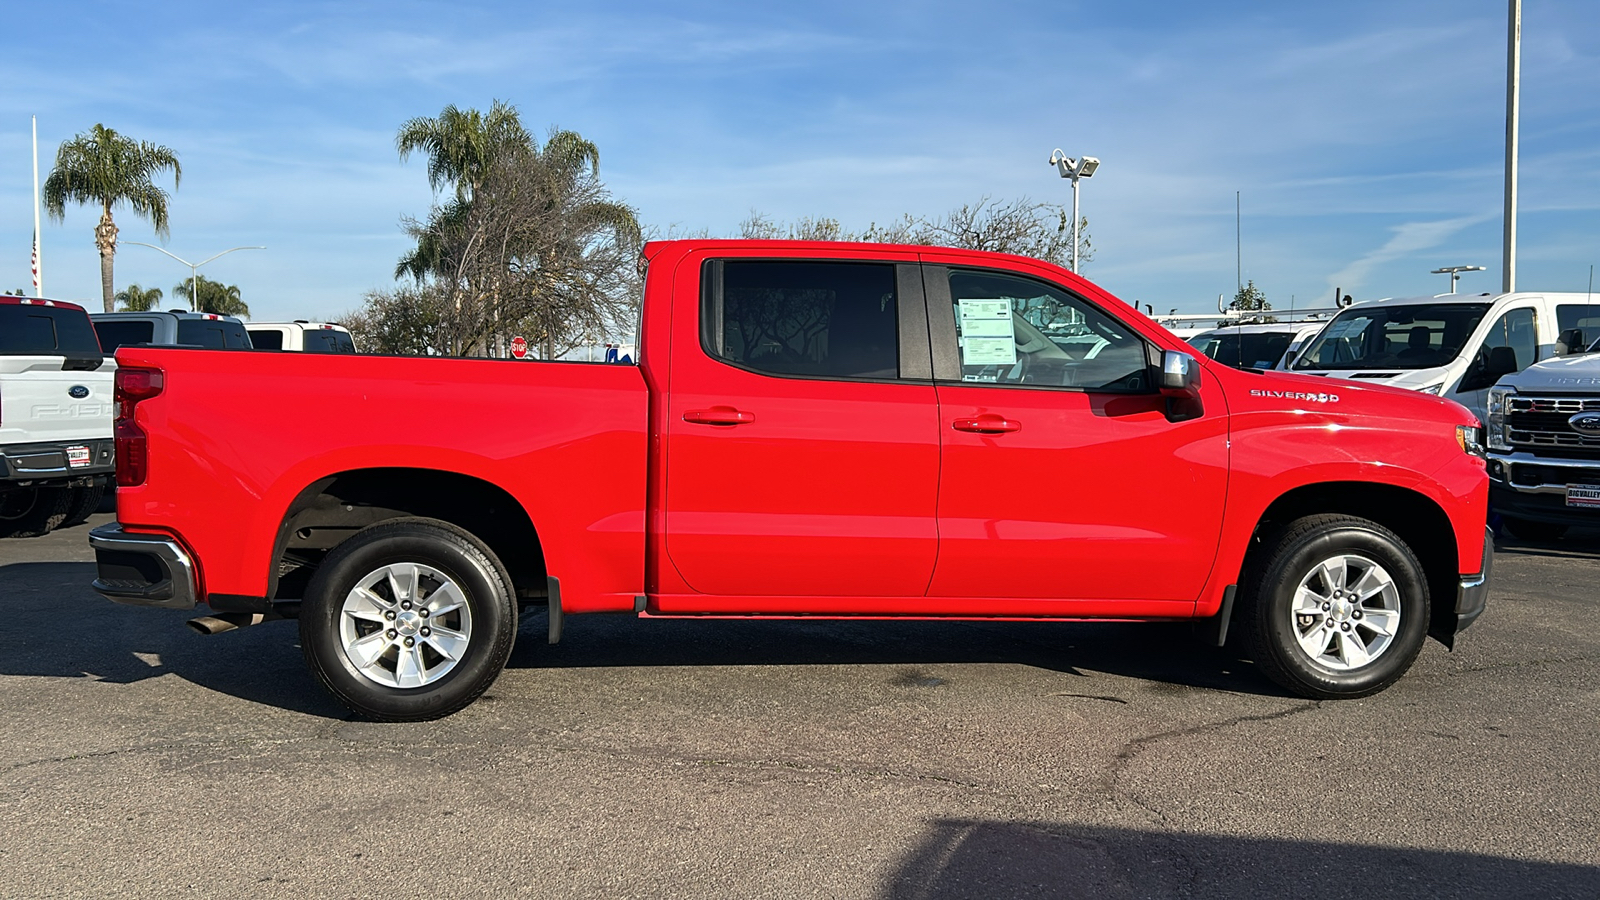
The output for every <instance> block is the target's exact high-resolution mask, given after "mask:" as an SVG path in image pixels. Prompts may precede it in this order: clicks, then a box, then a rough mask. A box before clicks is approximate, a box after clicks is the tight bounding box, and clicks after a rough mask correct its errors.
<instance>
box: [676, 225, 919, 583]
mask: <svg viewBox="0 0 1600 900" xmlns="http://www.w3.org/2000/svg"><path fill="white" fill-rule="evenodd" d="M903 256H904V257H905V259H904V260H903V261H902V262H901V264H899V265H897V264H896V263H894V262H884V261H883V254H882V253H881V252H880V253H874V254H873V257H872V259H870V260H869V259H862V260H860V261H855V260H850V259H838V258H833V259H751V258H736V257H735V258H722V259H708V260H704V261H697V260H695V259H694V258H693V257H691V258H690V259H689V260H688V261H686V262H685V263H684V264H683V265H685V266H692V267H694V269H695V271H694V272H690V273H688V276H689V277H684V276H685V273H684V272H680V273H678V277H675V279H674V282H675V284H676V285H677V286H678V288H677V289H679V290H682V289H683V288H684V287H685V286H688V288H689V290H694V287H693V285H694V284H695V280H696V278H697V279H698V283H699V286H700V290H699V302H698V304H690V303H687V302H678V303H675V306H674V328H673V342H672V370H671V375H670V389H669V391H668V394H667V396H668V401H667V402H668V403H669V410H668V416H667V422H668V424H667V425H666V447H665V456H666V488H665V493H666V504H665V505H666V522H665V530H666V548H667V556H668V557H669V558H670V560H671V564H672V566H673V567H674V568H675V569H676V571H677V574H678V575H680V576H681V577H682V579H683V581H684V582H685V583H686V584H687V585H688V586H689V587H690V588H691V589H692V590H693V591H695V592H697V593H698V594H699V595H703V597H706V598H716V597H724V598H732V597H741V596H742V597H747V598H748V597H761V598H786V597H792V598H805V597H813V598H814V597H835V598H851V597H855V598H887V597H900V598H904V597H921V596H922V595H923V594H924V593H925V592H926V591H927V587H928V579H929V578H930V577H931V575H932V573H933V564H934V557H935V554H936V551H937V547H938V533H937V530H936V523H935V494H936V491H937V488H938V480H939V425H938V410H937V405H936V401H935V396H934V389H933V386H932V383H931V381H930V375H929V372H928V371H927V354H928V351H927V348H928V344H927V328H926V324H925V312H924V309H925V307H924V306H923V299H922V292H921V280H920V275H919V272H918V268H917V266H916V264H915V256H914V255H913V254H909V253H907V254H903ZM696 306H697V307H698V308H697V309H696V308H694V307H696ZM918 342H920V345H919V344H918ZM918 367H920V368H921V370H922V371H920V372H919V371H917V369H918ZM919 376H920V377H919ZM823 605H824V606H827V607H828V610H827V611H834V612H872V611H877V609H878V607H873V606H871V605H870V604H863V603H862V602H857V601H848V602H844V601H841V602H839V603H835V604H833V605H832V606H829V605H828V604H823ZM835 607H837V608H835ZM661 608H662V610H663V611H669V612H671V611H716V610H719V609H723V608H728V609H735V608H737V609H744V610H748V611H761V612H769V613H781V612H787V611H792V612H810V611H824V610H822V609H820V608H819V607H818V606H817V605H816V604H815V603H807V602H805V601H803V600H799V599H797V600H795V601H794V602H792V603H790V602H787V601H783V600H781V599H779V600H773V601H770V602H758V603H754V604H749V603H747V604H744V605H735V604H732V603H731V602H725V603H720V604H719V603H717V602H713V601H712V600H709V599H702V600H695V599H694V598H692V597H689V598H684V597H678V598H671V597H664V598H662V600H661Z"/></svg>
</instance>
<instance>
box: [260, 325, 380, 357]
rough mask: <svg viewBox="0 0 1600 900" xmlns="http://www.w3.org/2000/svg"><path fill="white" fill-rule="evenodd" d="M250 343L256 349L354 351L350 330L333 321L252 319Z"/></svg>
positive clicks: (323, 351) (318, 351)
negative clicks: (268, 320) (255, 320)
mask: <svg viewBox="0 0 1600 900" xmlns="http://www.w3.org/2000/svg"><path fill="white" fill-rule="evenodd" d="M249 329H250V343H251V344H253V345H254V346H255V348H256V349H257V350H293V351H295V352H298V353H354V352H356V345H355V340H354V339H353V338H351V337H350V329H348V328H346V327H344V326H343V325H336V324H334V323H332V322H308V321H306V320H305V319H296V320H294V321H293V322H251V323H250V325H249Z"/></svg>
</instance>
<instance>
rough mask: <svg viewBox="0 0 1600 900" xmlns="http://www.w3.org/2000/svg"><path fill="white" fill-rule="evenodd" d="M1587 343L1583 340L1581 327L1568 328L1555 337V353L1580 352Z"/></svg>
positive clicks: (1565, 354) (1560, 354)
mask: <svg viewBox="0 0 1600 900" xmlns="http://www.w3.org/2000/svg"><path fill="white" fill-rule="evenodd" d="M1587 346H1588V344H1587V343H1585V342H1584V340H1583V329H1582V328H1568V329H1567V330H1566V331H1563V332H1561V334H1560V336H1558V337H1557V338H1556V355H1557V356H1568V355H1571V354H1573V353H1582V352H1583V348H1585V347H1587Z"/></svg>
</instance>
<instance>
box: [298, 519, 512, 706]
mask: <svg viewBox="0 0 1600 900" xmlns="http://www.w3.org/2000/svg"><path fill="white" fill-rule="evenodd" d="M396 563H417V564H420V565H423V566H426V567H429V568H432V569H434V570H437V571H438V572H440V573H442V574H443V575H444V576H446V577H447V578H448V579H450V580H451V581H452V582H453V583H454V584H455V586H456V587H457V588H459V590H460V591H461V594H462V595H463V596H464V598H465V601H466V602H465V607H466V611H467V612H469V613H470V623H469V627H468V628H466V629H464V630H465V631H466V632H467V633H468V639H467V640H466V642H465V649H464V651H461V652H459V653H458V654H457V660H456V662H455V663H454V664H453V667H452V668H448V669H447V670H445V671H443V673H442V674H440V675H438V676H437V679H436V680H433V681H430V682H428V683H426V684H422V685H420V686H412V687H399V686H393V685H388V684H383V683H380V682H379V681H378V680H376V679H377V678H387V677H391V676H394V675H396V674H397V673H398V671H399V669H398V666H399V654H400V653H401V652H406V651H402V650H401V647H400V645H399V644H393V645H392V646H388V647H387V648H386V649H385V650H384V651H383V653H382V657H383V658H381V659H377V660H374V662H373V663H371V664H370V665H369V666H368V671H370V672H372V673H373V674H372V675H371V676H369V675H368V674H363V672H362V670H361V669H360V668H358V667H357V665H356V663H355V662H354V661H352V659H351V657H350V654H349V653H348V652H346V650H345V643H344V637H343V635H342V632H341V627H342V624H343V623H345V622H346V617H345V614H344V605H345V598H346V597H347V595H349V594H350V592H351V591H352V590H353V589H354V588H355V587H356V585H357V584H358V583H359V582H361V581H362V580H364V579H367V578H370V577H372V576H373V575H374V574H375V573H376V572H378V571H379V570H380V569H381V568H382V567H384V566H388V565H392V564H396ZM385 584H386V582H385ZM435 589H437V588H435ZM376 590H378V591H380V592H381V591H389V592H390V593H393V592H392V590H390V589H389V588H387V587H383V586H381V585H380V586H378V587H377V588H376ZM414 593H415V594H416V596H417V598H418V599H419V601H421V600H424V599H425V598H428V599H431V598H432V597H433V594H432V593H431V592H430V593H428V594H424V593H423V589H422V588H421V587H418V588H416V590H415V592H414ZM384 599H386V600H387V601H393V602H394V604H395V609H398V604H399V603H400V602H401V601H400V600H399V599H396V598H394V597H387V598H384ZM422 605H425V604H424V603H420V602H419V604H418V611H419V612H420V607H421V606H422ZM406 608H407V609H408V610H409V609H410V607H406ZM390 611H391V612H392V611H394V610H390ZM385 615H387V613H385ZM457 615H459V613H458V614H457ZM427 621H433V622H435V623H436V624H438V623H440V622H441V620H440V619H437V618H436V619H433V620H414V621H413V622H412V623H411V624H412V625H413V626H415V625H416V624H417V623H418V622H422V623H423V624H426V622H427ZM348 622H349V626H350V627H351V628H352V629H355V630H356V631H357V632H359V631H361V630H362V629H368V628H371V627H372V626H370V623H368V622H366V621H365V620H360V619H357V618H354V617H351V618H349V619H348ZM456 627H459V624H458V625H457V626H456ZM373 630H377V631H381V632H382V634H381V635H378V637H382V638H384V639H385V640H389V641H391V642H392V641H395V640H405V639H404V638H400V637H398V635H399V630H398V629H394V628H389V627H388V626H384V627H383V628H376V629H373ZM427 633H428V632H427V629H423V630H422V631H421V632H420V633H418V638H417V641H418V643H417V644H416V653H417V654H418V655H419V658H420V655H421V654H423V653H424V652H425V650H426V651H429V652H431V653H432V656H434V657H438V658H439V659H440V660H445V659H448V657H443V656H440V655H439V653H438V652H437V650H436V649H435V647H434V645H433V644H432V643H430V642H429V641H426V640H423V638H424V637H425V636H426V635H427ZM516 633H517V603H516V594H515V592H514V591H513V589H512V585H511V578H510V576H509V575H508V574H507V573H506V570H505V567H504V566H502V565H501V564H500V561H499V560H498V559H496V558H495V555H494V553H493V552H491V551H490V550H489V548H488V547H487V546H485V545H484V543H483V542H482V541H480V540H478V539H477V538H476V537H474V536H473V535H472V534H470V533H469V532H467V531H464V530H462V529H460V528H457V527H456V526H454V525H451V524H449V523H448V522H441V521H438V520H436V519H421V518H407V519H391V520H389V521H387V522H380V523H378V524H377V525H372V526H370V527H367V528H363V529H362V530H360V531H358V532H356V533H355V534H354V535H353V536H351V537H350V538H349V539H348V540H346V541H345V542H344V543H342V544H340V545H339V546H338V547H335V548H334V549H333V551H332V552H330V553H329V554H328V556H327V558H326V559H325V560H323V562H322V564H321V565H320V566H318V568H317V573H316V575H314V576H313V577H312V579H311V582H310V584H308V585H307V586H306V594H305V600H304V601H303V602H302V604H301V609H300V646H301V648H302V650H303V652H304V653H305V657H306V662H307V663H309V664H310V666H311V671H312V673H313V674H315V675H316V677H317V680H319V681H321V682H322V684H323V686H324V687H326V688H327V689H328V690H329V691H330V692H331V693H332V694H333V695H334V696H335V697H337V698H338V699H339V701H340V702H341V703H343V704H345V705H346V706H348V707H350V708H351V709H352V710H354V711H356V712H357V713H360V714H361V715H363V716H366V717H367V718H370V719H376V720H378V721H384V722H418V721H423V720H427V719H437V718H440V717H442V716H448V715H450V714H451V713H454V712H457V711H459V710H461V709H462V708H464V707H466V706H467V705H468V704H470V703H472V701H474V700H476V699H477V698H478V697H479V695H481V694H482V693H483V692H484V691H485V690H488V688H489V685H491V684H493V683H494V680H495V679H496V678H498V677H499V675H500V671H501V670H502V669H503V668H505V664H506V659H507V658H508V657H509V656H510V655H511V644H512V642H513V640H515V638H516ZM365 637H366V638H373V639H374V641H377V638H376V637H374V635H372V634H371V633H367V634H366V635H365ZM433 640H438V638H437V637H435V638H434V639H433ZM381 643H382V642H381V641H377V643H375V644H374V646H377V645H378V644H381ZM390 654H394V659H393V662H394V664H395V666H396V667H397V668H394V669H389V668H385V667H386V666H387V665H388V664H389V661H388V657H389V656H390ZM439 664H440V665H443V663H442V662H440V663H439ZM430 677H432V676H430Z"/></svg>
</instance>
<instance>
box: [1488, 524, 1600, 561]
mask: <svg viewBox="0 0 1600 900" xmlns="http://www.w3.org/2000/svg"><path fill="white" fill-rule="evenodd" d="M1494 552H1496V553H1509V554H1512V555H1515V556H1549V557H1566V558H1569V559H1600V528H1574V529H1572V530H1571V531H1569V532H1567V534H1566V535H1565V536H1563V537H1562V538H1560V539H1559V540H1554V541H1527V540H1522V539H1520V538H1514V537H1512V536H1511V535H1509V534H1504V533H1502V534H1501V535H1499V536H1498V537H1496V538H1495V542H1494Z"/></svg>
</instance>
